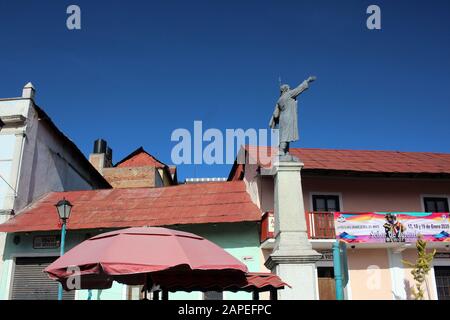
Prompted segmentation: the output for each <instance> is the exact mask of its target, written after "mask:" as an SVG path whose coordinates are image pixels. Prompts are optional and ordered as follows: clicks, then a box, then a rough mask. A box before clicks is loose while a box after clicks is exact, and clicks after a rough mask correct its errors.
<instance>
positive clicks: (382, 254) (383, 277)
mask: <svg viewBox="0 0 450 320" xmlns="http://www.w3.org/2000/svg"><path fill="white" fill-rule="evenodd" d="M347 256H348V267H349V277H350V281H351V295H352V299H353V300H385V299H387V300H390V299H392V283H391V274H390V270H389V260H388V255H387V250H386V249H360V250H348V252H347Z"/></svg>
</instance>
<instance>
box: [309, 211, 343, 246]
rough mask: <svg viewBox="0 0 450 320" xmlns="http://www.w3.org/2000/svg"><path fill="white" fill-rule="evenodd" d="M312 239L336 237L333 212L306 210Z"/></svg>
mask: <svg viewBox="0 0 450 320" xmlns="http://www.w3.org/2000/svg"><path fill="white" fill-rule="evenodd" d="M306 225H307V227H308V236H309V238H310V239H336V233H335V232H334V213H333V212H306Z"/></svg>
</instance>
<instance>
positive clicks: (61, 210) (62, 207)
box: [55, 198, 73, 300]
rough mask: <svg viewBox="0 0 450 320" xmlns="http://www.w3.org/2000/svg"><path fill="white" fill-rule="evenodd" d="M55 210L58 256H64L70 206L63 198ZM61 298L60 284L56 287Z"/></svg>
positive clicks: (60, 298)
mask: <svg viewBox="0 0 450 320" xmlns="http://www.w3.org/2000/svg"><path fill="white" fill-rule="evenodd" d="M55 207H56V210H57V211H58V216H59V219H60V220H61V224H62V226H61V244H60V253H59V255H60V256H62V255H63V254H64V245H65V240H66V223H67V220H69V217H70V212H71V211H72V207H73V206H72V204H71V203H70V202H69V201H68V200H66V199H65V198H63V199H62V200H59V201H58V203H57V204H56V205H55ZM62 296H63V287H62V284H61V283H59V285H58V300H62Z"/></svg>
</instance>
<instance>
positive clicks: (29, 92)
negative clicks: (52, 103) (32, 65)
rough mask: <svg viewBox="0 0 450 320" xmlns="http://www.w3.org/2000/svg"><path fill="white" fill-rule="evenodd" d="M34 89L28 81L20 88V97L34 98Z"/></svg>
mask: <svg viewBox="0 0 450 320" xmlns="http://www.w3.org/2000/svg"><path fill="white" fill-rule="evenodd" d="M35 93H36V90H35V89H34V86H33V84H32V83H31V82H28V83H27V84H26V85H25V87H23V89H22V98H27V99H34V95H35Z"/></svg>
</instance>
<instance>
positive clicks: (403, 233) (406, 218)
mask: <svg viewBox="0 0 450 320" xmlns="http://www.w3.org/2000/svg"><path fill="white" fill-rule="evenodd" d="M334 226H335V230H336V238H337V239H338V240H341V241H345V242H347V243H383V242H384V243H387V242H415V241H416V240H417V236H418V235H419V234H420V235H422V236H423V239H424V240H425V241H432V242H448V243H449V244H450V220H449V214H448V213H430V212H361V213H353V212H352V213H347V212H335V213H334Z"/></svg>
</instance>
